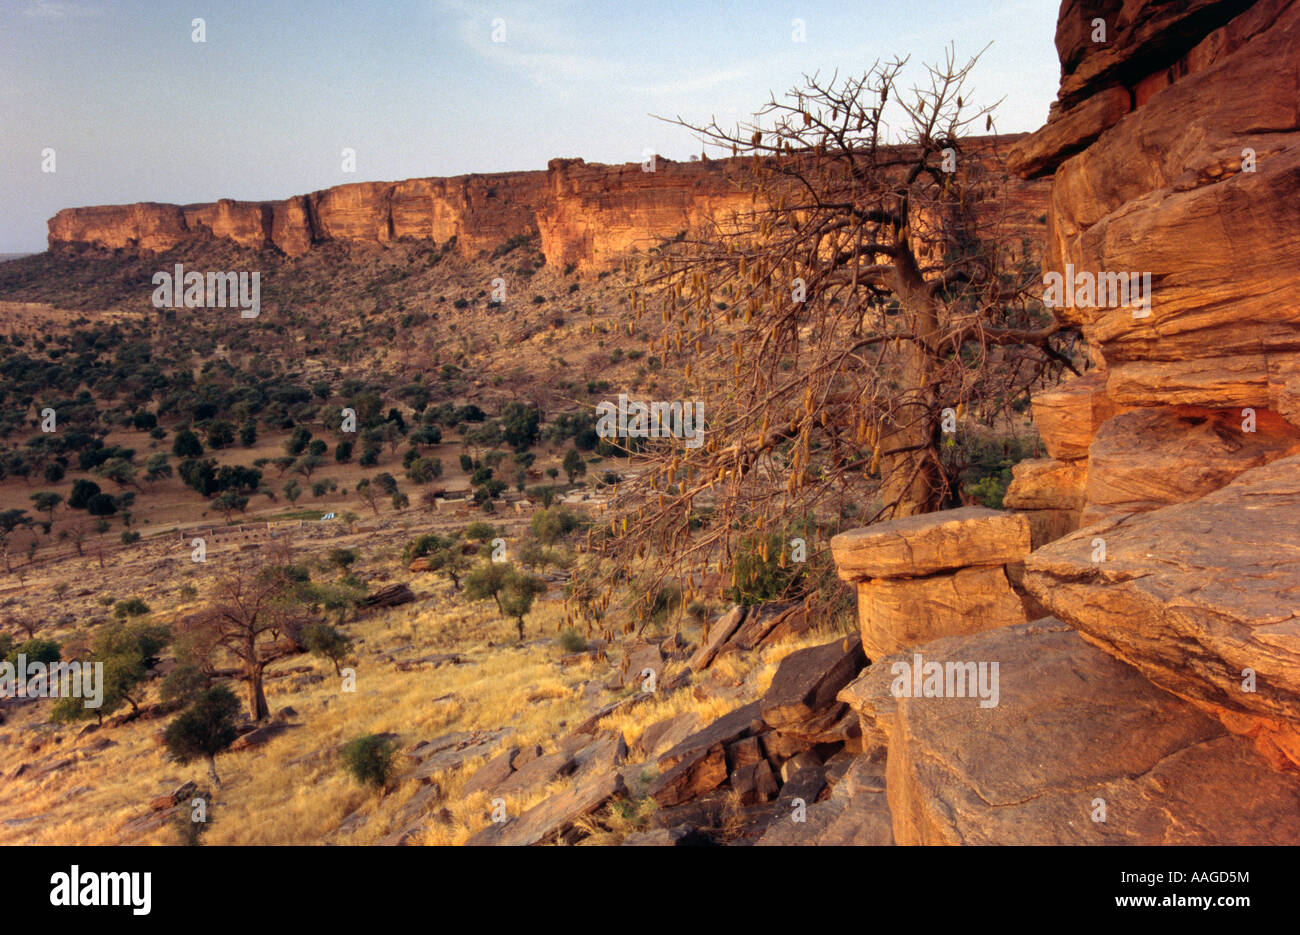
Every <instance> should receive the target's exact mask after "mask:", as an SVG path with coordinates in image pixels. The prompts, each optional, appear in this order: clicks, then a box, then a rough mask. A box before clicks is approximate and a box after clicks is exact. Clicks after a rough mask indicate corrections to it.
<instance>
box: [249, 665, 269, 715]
mask: <svg viewBox="0 0 1300 935" xmlns="http://www.w3.org/2000/svg"><path fill="white" fill-rule="evenodd" d="M263 668H264V666H262V665H261V664H260V663H254V664H252V665H250V666H249V667H248V714H249V717H251V718H252V719H253V720H254V721H261V720H265V719H266V718H268V717H270V716H271V709H270V707H269V706H268V705H267V703H266V692H265V691H263V690H262V670H263Z"/></svg>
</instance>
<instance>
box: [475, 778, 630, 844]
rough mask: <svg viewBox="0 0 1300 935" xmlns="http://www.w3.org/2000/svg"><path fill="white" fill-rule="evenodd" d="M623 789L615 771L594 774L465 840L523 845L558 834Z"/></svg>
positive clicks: (561, 834) (539, 841) (551, 838)
mask: <svg viewBox="0 0 1300 935" xmlns="http://www.w3.org/2000/svg"><path fill="white" fill-rule="evenodd" d="M623 789H624V787H623V777H622V776H620V775H619V774H618V773H606V774H604V775H601V776H595V777H593V778H591V779H589V780H588V781H587V782H585V783H580V784H575V785H574V786H573V787H572V788H571V789H569V790H567V791H565V792H562V793H560V794H559V795H554V796H551V797H550V798H548V799H546V800H544V801H542V802H539V803H538V804H536V805H534V806H533V807H532V808H530V809H528V811H526V812H524V813H523V814H522V815H520V816H519V817H517V818H512V819H509V820H507V821H505V822H501V823H494V824H492V825H489V826H488V827H487V828H484V829H483V830H482V831H479V832H478V833H477V834H474V835H472V836H471V837H470V839H469V840H468V841H466V842H465V843H466V844H467V845H469V846H471V847H482V846H487V845H498V846H507V847H527V846H530V845H533V844H541V843H543V842H545V841H551V840H554V839H557V838H560V837H562V836H563V835H564V834H565V832H566V831H568V830H569V829H570V828H572V827H573V824H574V822H576V821H577V820H578V819H579V818H582V817H584V816H586V815H590V814H592V813H593V812H595V811H597V810H599V809H600V808H601V807H602V806H604V805H605V803H606V802H608V801H609V800H610V799H612V798H614V797H615V796H617V795H619V794H621V793H622V792H623Z"/></svg>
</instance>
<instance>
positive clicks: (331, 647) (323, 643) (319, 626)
mask: <svg viewBox="0 0 1300 935" xmlns="http://www.w3.org/2000/svg"><path fill="white" fill-rule="evenodd" d="M302 637H303V645H304V646H306V647H307V651H308V652H310V653H311V654H312V655H314V656H320V657H321V658H323V659H328V660H329V661H330V662H332V663H334V674H335V675H342V669H341V668H340V664H341V663H342V661H343V660H344V659H346V658H347V656H348V653H350V652H352V640H350V639H348V637H347V635H346V634H345V633H343V632H341V631H339V630H336V629H335V628H334V627H332V626H330V625H329V624H328V623H313V624H311V625H310V626H308V627H306V628H304V629H303V631H302Z"/></svg>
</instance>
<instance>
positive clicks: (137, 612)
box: [113, 597, 149, 620]
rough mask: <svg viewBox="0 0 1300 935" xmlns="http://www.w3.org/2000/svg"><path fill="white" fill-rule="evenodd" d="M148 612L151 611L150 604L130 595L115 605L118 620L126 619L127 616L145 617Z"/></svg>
mask: <svg viewBox="0 0 1300 935" xmlns="http://www.w3.org/2000/svg"><path fill="white" fill-rule="evenodd" d="M147 613H149V605H148V604H146V603H145V602H144V601H142V600H140V598H138V597H128V598H127V599H126V600H124V601H118V602H117V603H116V604H114V605H113V616H114V617H116V618H117V619H118V620H125V619H126V618H127V617H143V616H144V615H145V614H147Z"/></svg>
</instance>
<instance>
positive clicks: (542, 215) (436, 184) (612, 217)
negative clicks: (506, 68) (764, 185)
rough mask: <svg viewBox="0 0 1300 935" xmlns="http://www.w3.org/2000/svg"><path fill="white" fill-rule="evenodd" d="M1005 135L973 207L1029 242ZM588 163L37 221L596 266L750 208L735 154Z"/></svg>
mask: <svg viewBox="0 0 1300 935" xmlns="http://www.w3.org/2000/svg"><path fill="white" fill-rule="evenodd" d="M1018 139H1019V137H1018V136H1010V137H983V138H974V139H971V140H969V141H968V142H967V144H966V145H967V151H968V152H969V153H970V154H971V156H972V164H973V165H975V166H978V167H981V168H980V169H979V170H978V171H982V172H985V173H986V177H985V178H983V179H982V181H981V185H980V186H979V192H980V203H979V206H977V209H976V210H977V211H980V210H986V211H987V212H988V213H989V214H990V216H995V217H996V218H997V219H998V220H999V221H1000V222H1001V223H1002V225H1003V230H1002V233H1003V234H1005V236H1006V238H1007V239H1008V241H1009V242H1011V243H1020V242H1022V241H1027V242H1031V243H1035V244H1036V243H1038V242H1039V241H1040V240H1041V232H1042V228H1041V225H1040V224H1039V220H1038V219H1039V218H1040V217H1041V216H1042V215H1043V213H1044V211H1045V209H1046V204H1047V182H1045V181H1033V180H1022V179H1020V178H1018V177H1016V176H1014V175H1011V176H1009V175H1008V173H1007V172H1006V170H1005V168H1004V167H1003V166H1002V162H1001V154H1003V153H1004V152H1005V151H1006V150H1008V148H1009V147H1010V145H1011V144H1012V143H1014V142H1015V141H1016V140H1018ZM650 165H651V164H650V163H647V164H645V166H644V167H643V164H642V163H630V164H626V165H601V164H589V163H586V162H584V161H583V160H581V159H552V160H551V161H550V163H549V164H548V166H547V168H546V170H545V171H533V172H499V173H493V174H484V175H463V176H456V177H454V178H417V179H407V180H405V181H402V182H356V183H352V184H348V185H339V186H335V187H333V188H327V189H323V190H321V191H316V192H312V193H311V194H307V195H297V196H294V197H292V198H287V199H284V200H280V201H231V200H229V199H223V200H221V201H218V202H216V203H215V204H196V205H169V204H157V203H152V202H146V203H141V204H131V205H104V206H97V207H87V208H65V209H64V210H62V211H60V212H59V213H58V214H56V215H55V216H54V217H53V218H51V219H50V221H49V244H50V247H51V248H53V247H56V246H59V245H64V244H81V243H85V244H93V245H97V246H102V247H110V248H131V249H136V250H143V251H151V252H158V251H162V250H168V249H171V248H172V247H175V246H177V245H178V244H182V243H185V242H186V241H188V240H190V239H191V238H196V237H198V238H201V237H218V238H228V239H230V240H233V241H234V242H236V243H238V244H240V245H242V246H245V247H252V248H267V247H274V248H277V249H279V250H282V251H283V252H284V253H286V254H288V255H290V256H300V255H302V254H304V253H306V252H308V251H309V250H311V248H312V246H313V245H314V244H320V243H325V242H329V241H339V242H345V243H380V244H382V243H387V242H390V241H393V240H396V239H399V238H413V239H417V240H431V241H434V242H436V243H446V242H448V241H450V240H452V239H453V238H455V241H456V246H457V249H458V250H459V251H460V252H461V253H462V254H463V255H465V256H468V257H474V256H478V255H480V254H481V253H483V252H485V251H487V252H490V251H492V250H493V249H495V248H496V247H498V246H500V245H501V244H503V243H505V242H507V241H509V240H511V239H512V238H518V237H531V236H537V237H538V238H539V240H540V245H541V250H542V253H543V254H544V255H545V256H546V261H547V263H549V264H551V265H553V266H560V267H566V266H569V265H570V264H571V265H573V266H575V267H577V268H580V269H585V268H608V267H610V266H612V265H614V264H615V263H616V262H618V261H619V260H620V259H621V258H622V257H624V256H625V255H627V254H628V253H631V252H634V251H641V252H644V251H646V250H649V249H652V248H653V247H655V246H656V245H658V244H659V243H661V242H662V241H663V240H665V239H671V238H674V237H676V236H677V235H678V234H683V233H686V232H688V231H692V230H697V229H700V228H705V227H708V228H712V227H713V226H714V225H717V226H720V227H722V228H724V229H725V228H726V226H727V225H728V224H729V223H730V218H731V217H732V216H733V215H734V214H736V213H737V212H739V213H741V214H743V213H744V212H745V211H748V210H751V209H752V206H753V204H754V201H753V196H752V195H751V194H750V193H749V191H748V190H747V185H746V174H745V168H746V167H745V164H744V161H743V160H741V159H723V160H716V161H710V160H705V161H698V162H696V161H692V162H674V161H673V160H670V159H663V158H661V157H657V158H656V159H655V160H654V162H653V171H646V169H647V168H648V167H649V166H650Z"/></svg>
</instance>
